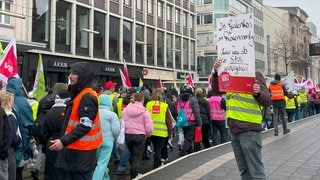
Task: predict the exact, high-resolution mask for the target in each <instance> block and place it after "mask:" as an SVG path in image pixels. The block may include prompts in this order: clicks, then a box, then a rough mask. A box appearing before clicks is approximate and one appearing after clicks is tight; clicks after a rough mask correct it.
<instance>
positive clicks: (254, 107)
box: [226, 92, 262, 124]
mask: <svg viewBox="0 0 320 180" xmlns="http://www.w3.org/2000/svg"><path fill="white" fill-rule="evenodd" d="M226 106H227V110H226V116H227V118H231V119H235V120H238V121H243V122H249V123H255V124H261V122H262V115H261V109H260V106H259V104H258V103H257V101H256V100H255V99H254V98H253V96H252V95H251V94H242V93H229V92H227V101H226Z"/></svg>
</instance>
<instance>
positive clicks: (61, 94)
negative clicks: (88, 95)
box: [56, 89, 70, 99]
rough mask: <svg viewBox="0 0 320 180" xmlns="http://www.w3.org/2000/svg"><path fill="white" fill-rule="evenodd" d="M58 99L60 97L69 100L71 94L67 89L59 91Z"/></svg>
mask: <svg viewBox="0 0 320 180" xmlns="http://www.w3.org/2000/svg"><path fill="white" fill-rule="evenodd" d="M57 97H59V98H60V99H67V98H69V97H70V92H69V91H68V90H67V89H62V90H60V91H58V93H57ZM57 97H56V98H57Z"/></svg>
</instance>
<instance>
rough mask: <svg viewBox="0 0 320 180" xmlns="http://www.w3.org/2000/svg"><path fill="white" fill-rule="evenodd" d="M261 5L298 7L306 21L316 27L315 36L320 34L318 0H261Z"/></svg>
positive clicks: (319, 7) (319, 5)
mask: <svg viewBox="0 0 320 180" xmlns="http://www.w3.org/2000/svg"><path fill="white" fill-rule="evenodd" d="M263 4H265V5H268V6H273V7H277V6H286V7H289V6H298V7H300V8H301V9H303V10H304V11H305V12H306V13H307V14H308V15H309V18H308V19H307V21H311V22H313V24H315V25H316V26H317V34H318V36H319V34H320V0H263Z"/></svg>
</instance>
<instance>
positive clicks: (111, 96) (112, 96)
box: [109, 93, 118, 100]
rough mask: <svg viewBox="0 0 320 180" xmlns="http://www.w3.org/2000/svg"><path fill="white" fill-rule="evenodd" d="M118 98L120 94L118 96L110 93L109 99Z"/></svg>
mask: <svg viewBox="0 0 320 180" xmlns="http://www.w3.org/2000/svg"><path fill="white" fill-rule="evenodd" d="M117 96H118V94H116V93H110V94H109V97H110V98H111V100H113V99H114V97H117Z"/></svg>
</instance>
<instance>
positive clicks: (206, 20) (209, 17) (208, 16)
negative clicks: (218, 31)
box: [203, 14, 213, 24]
mask: <svg viewBox="0 0 320 180" xmlns="http://www.w3.org/2000/svg"><path fill="white" fill-rule="evenodd" d="M212 20H213V18H212V14H204V15H203V24H212V23H213V21H212Z"/></svg>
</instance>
